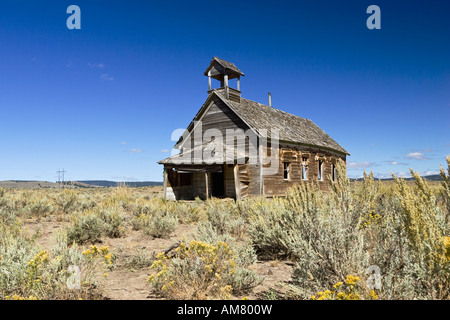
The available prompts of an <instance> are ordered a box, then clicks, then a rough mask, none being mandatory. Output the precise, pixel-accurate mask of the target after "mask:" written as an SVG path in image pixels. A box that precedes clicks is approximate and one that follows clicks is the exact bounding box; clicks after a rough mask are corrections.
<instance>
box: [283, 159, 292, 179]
mask: <svg viewBox="0 0 450 320" xmlns="http://www.w3.org/2000/svg"><path fill="white" fill-rule="evenodd" d="M283 178H284V180H289V179H290V178H291V164H290V163H289V162H283Z"/></svg>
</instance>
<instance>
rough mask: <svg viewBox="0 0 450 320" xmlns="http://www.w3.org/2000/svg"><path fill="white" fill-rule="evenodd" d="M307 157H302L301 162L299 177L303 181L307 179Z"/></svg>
mask: <svg viewBox="0 0 450 320" xmlns="http://www.w3.org/2000/svg"><path fill="white" fill-rule="evenodd" d="M307 163H308V158H307V157H302V163H301V179H302V180H303V181H306V180H308V164H307Z"/></svg>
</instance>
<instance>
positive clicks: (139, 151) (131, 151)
mask: <svg viewBox="0 0 450 320" xmlns="http://www.w3.org/2000/svg"><path fill="white" fill-rule="evenodd" d="M128 152H129V153H142V152H143V150H142V149H134V148H133V149H131V150H129V151H128Z"/></svg>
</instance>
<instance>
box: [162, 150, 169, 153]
mask: <svg viewBox="0 0 450 320" xmlns="http://www.w3.org/2000/svg"><path fill="white" fill-rule="evenodd" d="M160 152H161V153H167V152H170V150H169V149H162V150H161V151H160Z"/></svg>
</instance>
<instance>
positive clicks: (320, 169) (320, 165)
mask: <svg viewBox="0 0 450 320" xmlns="http://www.w3.org/2000/svg"><path fill="white" fill-rule="evenodd" d="M319 180H320V181H323V160H319Z"/></svg>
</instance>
